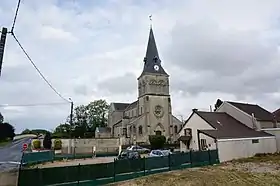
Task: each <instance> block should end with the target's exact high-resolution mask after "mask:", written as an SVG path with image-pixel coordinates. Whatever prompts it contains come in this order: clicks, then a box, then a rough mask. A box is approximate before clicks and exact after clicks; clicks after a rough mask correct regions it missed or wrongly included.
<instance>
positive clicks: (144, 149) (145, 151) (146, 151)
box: [126, 145, 150, 153]
mask: <svg viewBox="0 0 280 186" xmlns="http://www.w3.org/2000/svg"><path fill="white" fill-rule="evenodd" d="M126 150H130V151H137V152H139V153H149V152H150V149H147V148H144V147H140V146H138V145H132V146H130V147H127V149H126Z"/></svg>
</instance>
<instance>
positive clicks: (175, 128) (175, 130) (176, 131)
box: [174, 125, 178, 134]
mask: <svg viewBox="0 0 280 186" xmlns="http://www.w3.org/2000/svg"><path fill="white" fill-rule="evenodd" d="M174 133H175V134H177V133H178V127H177V125H175V127H174Z"/></svg>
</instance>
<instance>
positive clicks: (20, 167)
mask: <svg viewBox="0 0 280 186" xmlns="http://www.w3.org/2000/svg"><path fill="white" fill-rule="evenodd" d="M23 158H24V152H22V155H21V160H20V165H19V168H18V169H19V170H18V178H17V185H18V186H20V185H21V184H20V174H21V169H22V163H23Z"/></svg>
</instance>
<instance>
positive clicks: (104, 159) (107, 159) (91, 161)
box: [31, 157, 116, 168]
mask: <svg viewBox="0 0 280 186" xmlns="http://www.w3.org/2000/svg"><path fill="white" fill-rule="evenodd" d="M114 158H116V157H98V158H87V159H76V160H62V161H55V162H53V163H52V162H47V163H44V164H39V165H35V166H32V167H31V168H36V167H38V168H49V167H65V166H75V165H79V164H81V165H87V164H98V163H109V162H113V161H114Z"/></svg>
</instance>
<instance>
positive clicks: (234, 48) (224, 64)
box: [167, 24, 280, 97]
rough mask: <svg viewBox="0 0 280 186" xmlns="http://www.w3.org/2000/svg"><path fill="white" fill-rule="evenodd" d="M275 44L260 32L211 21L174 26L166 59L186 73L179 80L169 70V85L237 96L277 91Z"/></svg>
mask: <svg viewBox="0 0 280 186" xmlns="http://www.w3.org/2000/svg"><path fill="white" fill-rule="evenodd" d="M275 39H278V40H279V38H275ZM265 42H266V43H265ZM277 47H278V46H277V45H276V44H275V42H271V43H268V42H267V41H266V40H264V39H263V37H262V32H259V33H258V32H251V31H238V30H221V29H219V28H218V27H217V26H215V25H214V24H210V25H209V24H203V26H201V24H195V25H190V26H182V25H177V26H176V27H175V28H174V30H173V32H172V42H171V43H170V45H169V47H168V49H167V50H168V54H169V56H168V60H170V61H172V62H173V63H175V65H177V66H178V67H179V68H180V70H182V71H185V72H186V73H185V77H184V78H183V79H182V77H179V76H177V77H176V71H173V72H171V73H172V74H175V78H174V79H173V80H172V83H174V85H173V87H174V89H180V90H184V91H186V92H189V93H191V94H198V93H200V92H224V93H230V94H234V95H236V96H239V97H244V95H252V96H258V95H262V94H265V93H271V92H277V91H279V88H278V85H279V83H280V73H279V72H277V70H275V69H279V67H280V65H279V64H277V63H275V62H274V61H277V60H279V59H280V58H279V55H278V51H277ZM194 74H195V78H193V77H194V76H193V75H194ZM178 80H179V81H178ZM176 81H177V82H176Z"/></svg>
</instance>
